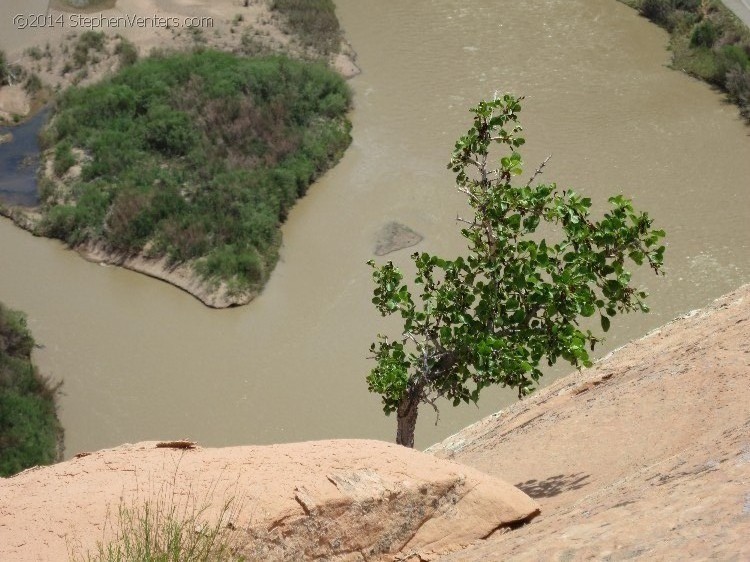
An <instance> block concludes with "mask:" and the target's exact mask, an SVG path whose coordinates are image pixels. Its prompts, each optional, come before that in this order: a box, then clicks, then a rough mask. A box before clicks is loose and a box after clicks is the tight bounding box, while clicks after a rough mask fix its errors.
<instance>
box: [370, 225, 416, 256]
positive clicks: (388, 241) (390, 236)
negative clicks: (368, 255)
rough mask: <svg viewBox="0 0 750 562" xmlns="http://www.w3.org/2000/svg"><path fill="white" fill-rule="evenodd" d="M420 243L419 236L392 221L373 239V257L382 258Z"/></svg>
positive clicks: (406, 227)
mask: <svg viewBox="0 0 750 562" xmlns="http://www.w3.org/2000/svg"><path fill="white" fill-rule="evenodd" d="M421 241H422V235H421V234H418V233H416V232H414V231H413V230H412V229H411V228H409V227H408V226H405V225H403V224H401V223H398V222H394V221H392V222H389V223H388V224H386V225H385V226H384V227H383V228H381V229H380V230H379V231H378V233H377V235H376V237H375V255H376V256H384V255H386V254H390V253H391V252H395V251H397V250H402V249H404V248H409V247H411V246H414V245H416V244H419V243H420V242H421Z"/></svg>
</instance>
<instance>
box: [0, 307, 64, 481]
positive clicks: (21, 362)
mask: <svg viewBox="0 0 750 562" xmlns="http://www.w3.org/2000/svg"><path fill="white" fill-rule="evenodd" d="M33 347H34V339H33V338H32V336H31V333H30V332H29V330H28V328H27V327H26V320H25V318H24V316H23V315H22V314H21V313H19V312H16V311H13V310H10V309H8V308H6V307H5V306H3V305H2V304H0V476H10V475H11V474H15V473H16V472H20V471H21V470H23V469H25V468H29V467H31V466H36V465H39V464H50V463H52V462H54V461H55V460H56V459H57V449H58V441H59V440H60V439H61V438H62V429H61V427H60V423H59V422H58V421H57V414H56V411H55V393H56V388H54V387H50V386H49V384H48V382H47V381H46V379H45V378H44V377H42V376H41V375H40V374H39V372H38V371H37V369H36V367H34V366H33V365H32V364H31V350H32V349H33Z"/></svg>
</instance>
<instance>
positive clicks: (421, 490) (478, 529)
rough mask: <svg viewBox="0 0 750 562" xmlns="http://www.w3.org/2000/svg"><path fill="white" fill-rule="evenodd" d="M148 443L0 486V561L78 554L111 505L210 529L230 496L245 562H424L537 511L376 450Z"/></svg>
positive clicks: (101, 528) (520, 497)
mask: <svg viewBox="0 0 750 562" xmlns="http://www.w3.org/2000/svg"><path fill="white" fill-rule="evenodd" d="M156 445H157V443H155V442H144V443H138V444H135V445H123V446H121V447H117V448H115V449H109V450H103V451H98V452H96V453H91V454H88V455H85V456H80V457H78V458H75V459H72V460H70V461H67V462H64V463H60V464H58V465H54V466H51V467H44V468H35V469H30V470H27V471H25V472H23V473H21V474H18V475H16V476H14V477H12V478H8V479H0V560H13V561H15V560H64V559H66V558H67V556H68V554H69V553H70V551H71V550H76V551H77V552H81V553H85V551H86V550H87V549H90V548H92V547H94V546H95V544H96V542H97V541H102V540H106V539H107V538H109V537H110V536H111V534H112V519H113V517H115V518H116V514H117V512H118V509H119V507H120V506H123V505H124V506H137V505H142V504H143V503H145V502H146V501H149V502H151V503H154V502H157V501H160V502H162V503H164V502H165V501H166V502H174V503H175V504H176V505H178V506H179V511H181V512H182V511H190V510H192V509H193V508H198V509H200V508H202V507H204V506H206V505H207V504H210V508H209V509H207V510H206V513H205V518H206V521H207V522H209V523H210V522H211V521H212V519H211V518H212V517H213V521H215V520H216V519H217V518H218V517H220V514H221V508H222V506H223V505H224V504H225V503H226V502H227V501H228V500H229V499H232V498H234V499H235V503H234V506H233V509H237V507H238V506H239V513H238V514H237V515H236V517H235V518H234V520H233V521H232V528H233V529H235V531H234V534H235V536H234V539H235V541H236V542H237V543H238V544H240V545H241V552H242V553H244V554H245V555H246V556H247V557H248V558H249V559H250V560H310V559H326V560H347V561H348V560H368V561H371V560H395V559H399V560H408V559H414V560H419V559H420V558H418V557H421V559H423V560H429V559H431V558H432V557H434V556H435V555H436V554H438V553H446V552H450V551H453V550H456V549H458V548H462V547H464V546H466V545H468V544H471V543H474V542H475V541H477V540H480V539H483V538H485V537H488V536H489V535H491V534H492V533H493V532H494V531H496V530H498V529H500V528H503V527H507V526H509V525H512V524H513V523H515V522H519V521H524V520H527V519H529V518H530V517H533V516H534V515H535V514H537V513H538V506H537V504H536V503H535V502H534V500H532V499H530V498H529V497H528V496H527V495H526V494H524V493H523V492H521V491H520V490H518V489H516V488H514V487H513V486H510V485H509V484H507V483H505V482H503V481H502V480H499V479H497V478H494V477H491V476H487V475H485V474H483V473H480V472H478V471H476V470H474V469H472V468H469V467H465V466H461V465H458V464H456V463H453V462H451V461H447V460H442V459H437V458H435V457H432V456H430V455H426V454H424V453H420V452H418V451H413V450H410V449H406V448H404V447H400V446H396V445H392V444H388V443H383V442H379V441H358V440H340V441H317V442H309V443H296V444H287V445H272V446H264V447H234V448H225V449H202V448H194V449H190V448H185V447H182V448H180V449H171V448H166V447H158V448H157V446H156ZM113 514H115V515H113ZM417 556H418V557H417Z"/></svg>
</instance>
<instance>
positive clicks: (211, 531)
mask: <svg viewBox="0 0 750 562" xmlns="http://www.w3.org/2000/svg"><path fill="white" fill-rule="evenodd" d="M210 508H211V505H210V504H209V503H208V502H205V503H203V504H198V503H196V501H195V500H194V498H192V496H191V497H189V498H188V500H185V501H179V500H177V496H176V495H175V494H172V496H171V497H167V498H164V497H163V495H160V496H159V497H157V498H156V499H154V500H150V501H149V500H147V501H144V502H142V503H136V502H133V503H132V504H131V505H127V504H124V503H121V504H120V506H119V507H118V510H117V519H116V521H115V522H107V523H108V525H107V526H110V527H112V530H113V534H114V538H113V539H112V540H110V541H107V542H101V541H100V542H99V543H97V546H96V549H95V550H94V552H93V553H92V552H87V553H86V554H85V555H81V554H80V553H78V552H75V551H73V552H71V553H70V559H71V560H73V561H74V562H178V561H179V562H214V561H219V560H221V561H234V560H237V561H239V560H244V557H241V556H239V555H238V554H237V550H238V546H237V545H236V544H235V543H236V542H237V541H236V539H235V536H234V535H233V533H232V530H233V529H234V521H235V520H236V518H237V516H238V511H239V509H240V507H238V506H237V505H236V503H235V501H234V500H233V499H230V500H227V501H226V502H224V504H223V505H222V506H221V509H220V510H219V513H218V514H216V515H214V516H213V517H210V514H211V509H210Z"/></svg>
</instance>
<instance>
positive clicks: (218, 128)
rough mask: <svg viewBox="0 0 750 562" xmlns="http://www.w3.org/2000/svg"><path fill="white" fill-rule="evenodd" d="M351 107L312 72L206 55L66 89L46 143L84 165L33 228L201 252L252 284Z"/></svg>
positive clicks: (210, 274) (301, 65)
mask: <svg viewBox="0 0 750 562" xmlns="http://www.w3.org/2000/svg"><path fill="white" fill-rule="evenodd" d="M350 99H351V94H350V92H349V89H348V87H347V85H346V83H345V82H344V81H343V79H342V78H341V77H340V76H338V75H337V74H335V73H334V72H332V71H330V70H328V69H327V68H326V67H325V66H324V65H322V64H320V65H319V64H311V63H305V62H300V61H294V60H291V59H288V58H285V57H278V56H274V57H265V58H256V59H247V58H242V57H236V56H233V55H230V54H227V53H218V52H213V51H208V50H206V51H203V52H200V53H191V54H178V55H168V56H155V57H149V58H147V59H143V60H140V61H138V62H137V63H135V64H133V65H131V66H129V67H127V68H124V69H122V70H121V71H120V72H119V73H118V74H117V75H116V76H114V77H112V78H111V79H109V80H106V81H104V82H102V83H99V84H96V85H93V86H89V87H86V88H71V89H69V90H68V91H66V92H65V93H64V94H63V95H62V96H61V97H60V99H59V102H58V107H57V110H56V113H55V115H54V116H53V119H52V123H51V126H50V128H49V129H48V132H47V133H46V135H45V137H46V138H47V139H48V142H51V143H52V144H53V145H56V147H57V148H56V149H55V150H56V152H57V151H58V150H59V151H60V154H61V161H63V155H64V154H65V153H66V151H67V148H65V147H66V146H67V145H70V146H71V147H75V148H80V149H82V150H84V151H86V153H87V154H90V155H91V159H90V160H89V161H87V162H86V163H85V164H84V166H83V168H82V170H81V176H80V180H79V181H78V182H77V183H76V184H75V185H72V186H71V189H72V192H73V195H74V199H75V202H73V203H71V204H70V205H60V204H58V203H53V202H50V204H49V206H48V207H47V208H46V209H45V211H44V212H45V218H44V221H43V223H42V226H41V232H42V233H43V234H47V235H49V236H54V237H57V238H61V239H63V240H66V241H67V242H68V243H69V244H73V245H75V244H79V243H81V242H84V241H87V240H97V241H100V242H103V243H105V244H108V245H109V246H110V247H112V248H113V249H116V250H117V251H120V252H126V253H137V252H140V251H142V250H143V249H144V247H146V245H147V244H148V247H149V253H150V254H151V255H155V256H166V257H168V258H169V260H170V261H171V262H172V263H180V262H182V261H185V260H198V259H200V258H203V259H200V262H201V264H202V265H201V266H200V267H199V268H198V271H199V273H200V274H202V275H204V276H205V277H206V278H218V279H221V280H225V281H229V280H230V279H234V282H235V285H238V286H243V287H245V288H248V289H257V288H259V287H260V286H262V284H263V283H264V282H265V280H266V278H267V276H268V274H269V273H270V271H271V270H272V269H273V266H274V265H275V263H276V260H277V259H278V247H279V244H280V234H279V224H280V222H281V221H282V220H283V219H284V218H285V217H286V215H287V213H288V211H289V209H290V208H291V207H292V205H293V204H294V202H295V201H296V199H297V198H298V197H299V196H300V195H302V194H304V193H305V191H306V190H307V187H308V186H309V184H310V183H311V182H312V181H314V180H315V178H316V177H317V176H318V175H319V174H320V173H322V172H323V171H324V170H326V169H327V168H328V167H329V166H331V164H332V163H333V162H335V161H336V160H337V159H338V158H339V157H340V156H341V154H342V153H343V151H344V150H345V149H346V147H347V146H348V144H349V142H350V135H349V128H350V126H349V124H348V122H347V121H346V118H345V115H346V112H347V111H348V108H349V104H350ZM66 143H67V144H66ZM60 167H61V168H62V167H63V164H62V163H61V164H60Z"/></svg>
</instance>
